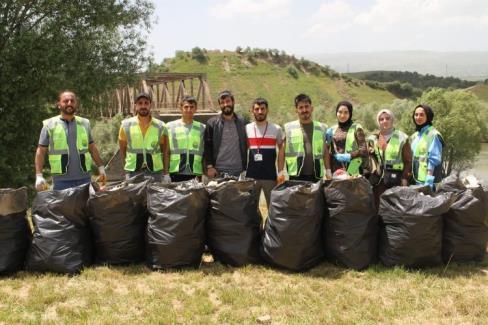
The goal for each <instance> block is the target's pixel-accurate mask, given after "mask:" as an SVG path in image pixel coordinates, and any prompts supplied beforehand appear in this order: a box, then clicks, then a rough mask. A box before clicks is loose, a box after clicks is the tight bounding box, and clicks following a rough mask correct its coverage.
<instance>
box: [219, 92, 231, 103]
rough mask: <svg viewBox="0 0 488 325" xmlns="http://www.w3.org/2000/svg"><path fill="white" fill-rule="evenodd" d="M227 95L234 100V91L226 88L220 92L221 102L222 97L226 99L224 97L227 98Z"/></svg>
mask: <svg viewBox="0 0 488 325" xmlns="http://www.w3.org/2000/svg"><path fill="white" fill-rule="evenodd" d="M227 97H230V99H232V101H233V102H234V95H232V93H231V92H230V90H224V91H221V92H220V93H219V96H218V101H219V104H220V100H221V99H224V98H227Z"/></svg>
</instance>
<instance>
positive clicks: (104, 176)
mask: <svg viewBox="0 0 488 325" xmlns="http://www.w3.org/2000/svg"><path fill="white" fill-rule="evenodd" d="M98 174H99V176H98V178H97V182H100V183H102V184H103V185H105V183H107V173H105V166H103V165H102V166H98Z"/></svg>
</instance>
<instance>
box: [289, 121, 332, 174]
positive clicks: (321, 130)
mask: <svg viewBox="0 0 488 325" xmlns="http://www.w3.org/2000/svg"><path fill="white" fill-rule="evenodd" d="M326 131H327V126H326V125H325V124H324V123H321V122H317V121H313V133H312V154H313V163H314V170H315V177H317V178H322V177H323V176H324V145H325V132H326ZM285 136H286V146H285V161H286V168H287V171H288V174H289V175H290V176H297V175H300V172H301V171H302V168H303V164H304V161H305V145H304V143H303V129H302V126H301V125H300V121H299V120H296V121H293V122H289V123H286V124H285Z"/></svg>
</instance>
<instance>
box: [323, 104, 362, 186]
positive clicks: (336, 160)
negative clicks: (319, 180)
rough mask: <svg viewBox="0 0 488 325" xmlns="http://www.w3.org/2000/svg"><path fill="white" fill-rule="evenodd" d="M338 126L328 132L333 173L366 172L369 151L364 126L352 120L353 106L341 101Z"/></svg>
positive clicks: (338, 109)
mask: <svg viewBox="0 0 488 325" xmlns="http://www.w3.org/2000/svg"><path fill="white" fill-rule="evenodd" d="M336 116H337V124H336V125H335V126H333V127H330V128H329V129H328V130H327V135H326V137H327V143H328V144H329V145H330V153H331V157H332V158H333V159H331V165H332V172H333V173H334V172H336V171H337V170H339V169H343V170H345V171H347V172H348V174H349V175H352V176H357V175H362V174H363V173H364V172H365V171H366V167H367V163H368V161H367V157H368V149H367V147H366V139H365V135H364V131H363V128H362V126H361V125H360V124H359V123H354V122H353V120H352V104H351V103H350V102H348V101H341V102H339V103H338V104H337V106H336Z"/></svg>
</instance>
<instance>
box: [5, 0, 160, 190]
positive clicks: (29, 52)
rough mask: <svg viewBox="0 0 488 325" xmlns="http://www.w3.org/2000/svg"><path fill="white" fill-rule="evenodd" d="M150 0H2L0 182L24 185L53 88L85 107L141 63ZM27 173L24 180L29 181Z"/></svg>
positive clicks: (51, 110)
mask: <svg viewBox="0 0 488 325" xmlns="http://www.w3.org/2000/svg"><path fill="white" fill-rule="evenodd" d="M152 11H153V4H152V3H151V2H150V1H148V0H141V1H135V0H109V1H107V0H85V1H62V0H39V1H23V0H11V1H2V2H1V3H0V138H1V139H2V145H1V146H0V186H1V187H6V186H11V187H15V186H19V185H22V184H26V183H27V184H29V183H31V182H32V178H33V173H34V172H33V171H34V167H33V160H34V150H35V147H36V143H37V137H38V134H39V131H40V128H41V121H42V119H43V118H45V117H46V116H48V115H49V114H53V113H54V112H56V113H57V109H56V108H55V107H54V106H55V105H54V103H55V101H56V97H57V94H58V92H59V91H61V90H63V89H72V90H74V91H75V92H76V93H77V95H78V96H79V97H80V101H81V103H82V104H83V107H84V108H88V107H90V103H91V99H92V97H93V96H95V95H98V94H100V93H103V92H104V91H106V90H108V89H112V88H113V87H114V86H115V85H116V84H118V83H119V82H128V81H131V80H132V78H133V76H134V74H135V73H136V72H138V71H140V70H141V68H142V67H143V65H144V64H145V62H146V56H145V54H144V51H145V39H144V36H145V33H146V32H147V31H148V29H149V28H150V26H151V21H150V16H151V14H152ZM28 178H30V179H28Z"/></svg>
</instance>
